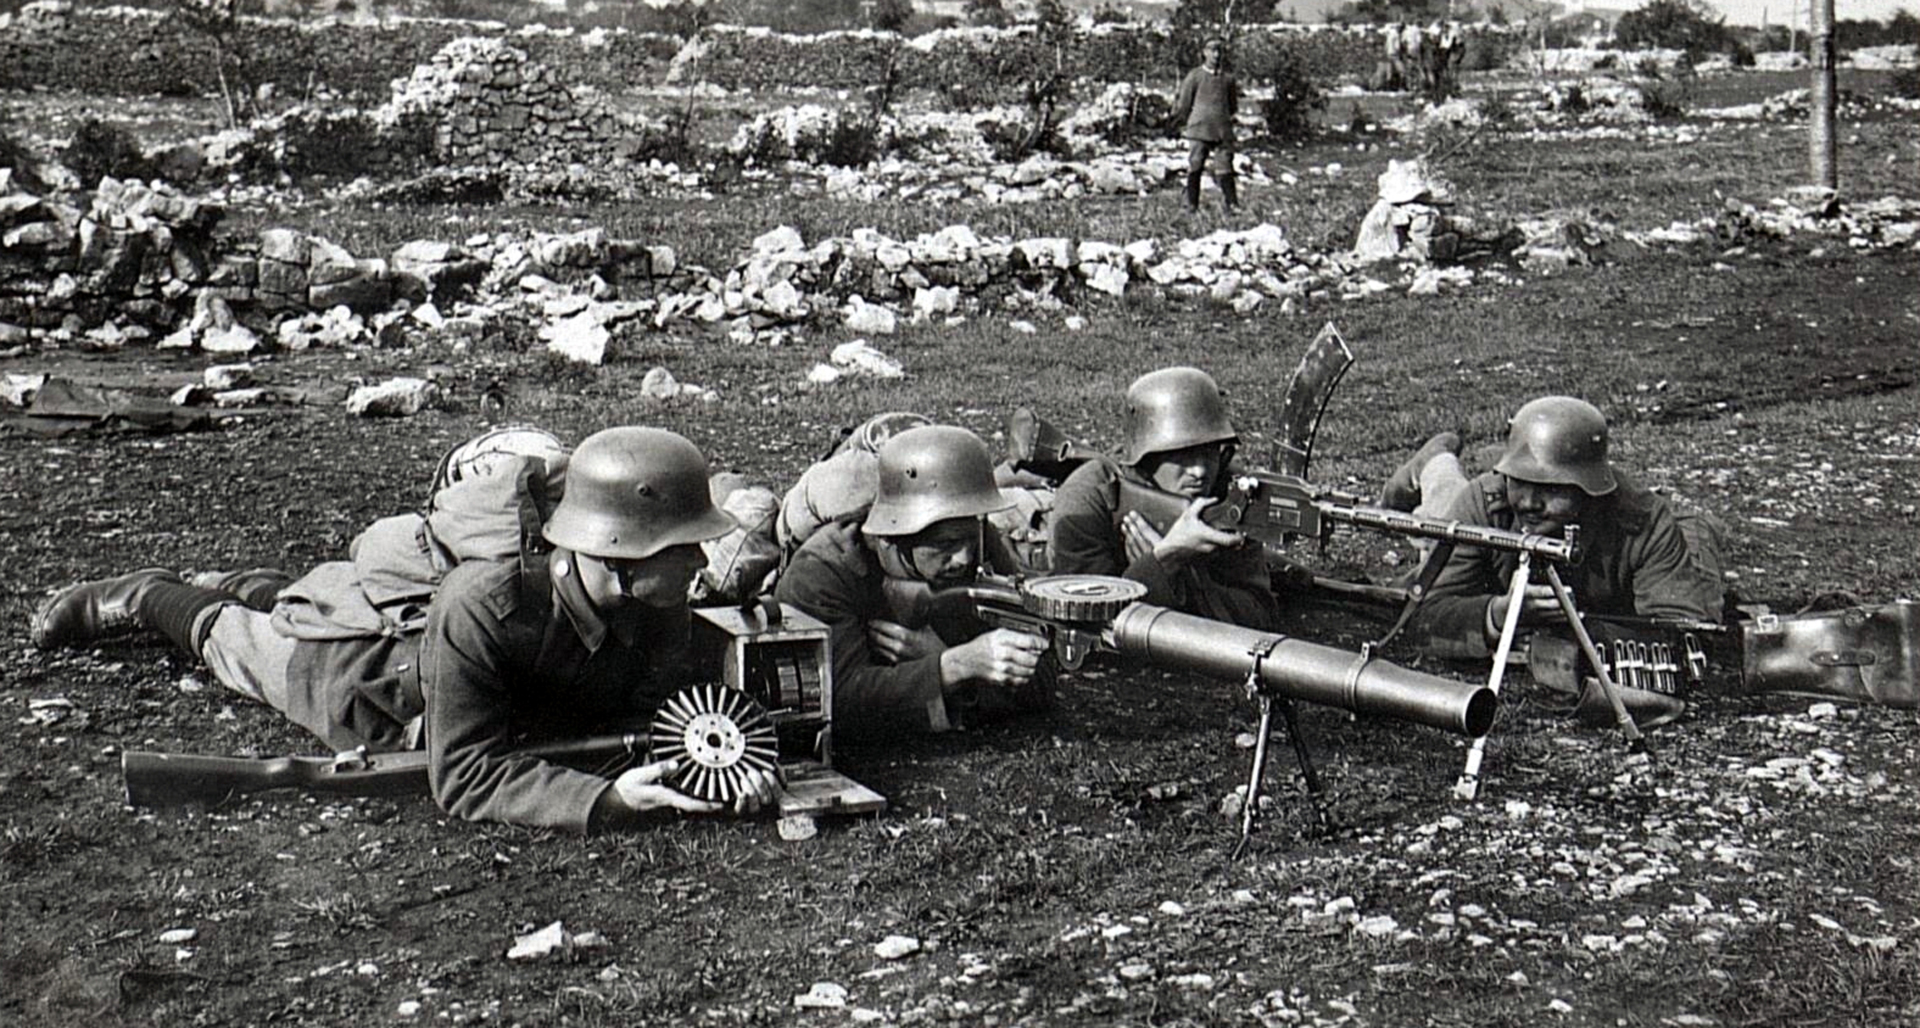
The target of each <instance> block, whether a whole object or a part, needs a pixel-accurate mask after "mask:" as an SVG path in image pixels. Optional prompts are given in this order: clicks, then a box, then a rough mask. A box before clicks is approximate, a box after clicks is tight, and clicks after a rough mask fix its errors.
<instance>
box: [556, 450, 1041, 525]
mask: <svg viewBox="0 0 1920 1028" xmlns="http://www.w3.org/2000/svg"><path fill="white" fill-rule="evenodd" d="M575 459H576V460H577V459H578V458H575ZM879 472H880V473H879V479H880V481H879V485H878V488H877V489H876V491H875V494H874V498H873V506H872V507H871V508H870V509H869V510H868V511H867V519H866V521H865V522H864V523H862V525H861V526H860V527H861V530H862V531H864V532H865V533H866V534H868V535H873V536H881V537H883V538H884V537H895V536H905V535H913V534H914V533H916V532H919V531H921V530H923V529H925V528H926V527H927V526H929V525H932V524H934V523H935V522H938V521H945V520H947V519H949V518H977V517H981V516H983V515H986V514H991V513H993V512H994V511H997V510H1005V509H1007V508H1008V507H1011V506H1012V505H1013V504H1012V503H1011V502H1009V501H1008V500H1007V499H1006V498H1005V497H1003V496H1002V495H1001V494H1000V487H999V486H998V485H997V484H995V483H994V480H993V457H992V455H990V454H989V453H987V444H986V443H983V442H981V441H980V437H979V436H976V435H974V434H973V433H972V432H969V431H967V430H966V429H964V428H955V427H953V426H951V425H928V426H926V427H924V428H914V429H909V430H907V431H905V432H902V433H900V434H899V435H896V436H894V437H893V438H891V439H888V440H887V441H886V442H885V443H884V444H882V445H881V447H880V469H879Z"/></svg>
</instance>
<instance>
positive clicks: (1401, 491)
mask: <svg viewBox="0 0 1920 1028" xmlns="http://www.w3.org/2000/svg"><path fill="white" fill-rule="evenodd" d="M1443 453H1451V454H1455V455H1458V454H1459V453H1460V436H1459V435H1458V434H1456V433H1453V432H1442V433H1440V434H1439V435H1436V436H1434V437H1433V438H1432V439H1429V440H1427V441H1426V442H1425V443H1422V444H1421V446H1420V448H1419V449H1418V450H1415V451H1414V453H1413V456H1411V457H1408V458H1407V461H1406V463H1404V464H1402V465H1400V466H1399V467H1398V468H1397V469H1395V470H1394V472H1393V474H1392V475H1391V476H1389V477H1388V478H1387V484H1386V485H1384V486H1382V487H1381V488H1380V506H1382V507H1385V508H1387V509H1388V510H1401V511H1411V510H1412V509H1413V508H1415V507H1418V506H1419V505H1420V472H1421V471H1423V470H1425V469H1426V466H1427V462H1428V461H1430V460H1432V459H1434V458H1435V457H1438V456H1440V455H1441V454H1443Z"/></svg>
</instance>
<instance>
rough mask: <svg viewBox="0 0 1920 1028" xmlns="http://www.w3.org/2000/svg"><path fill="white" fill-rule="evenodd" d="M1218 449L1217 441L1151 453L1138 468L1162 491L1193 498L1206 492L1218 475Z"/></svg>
mask: <svg viewBox="0 0 1920 1028" xmlns="http://www.w3.org/2000/svg"><path fill="white" fill-rule="evenodd" d="M1220 452H1221V451H1220V444H1219V443H1201V444H1200V445H1198V446H1189V447H1187V448H1186V449H1184V450H1167V451H1165V452H1164V453H1150V454H1147V457H1146V459H1145V460H1143V461H1141V462H1140V472H1141V474H1143V475H1145V476H1147V479H1148V480H1149V481H1151V482H1152V483H1153V485H1154V488H1156V489H1159V490H1160V491H1161V492H1166V493H1178V494H1179V495H1181V496H1185V497H1187V498H1188V499H1193V498H1195V497H1198V496H1205V495H1206V494H1207V490H1208V489H1209V488H1211V487H1212V486H1213V483H1214V481H1215V480H1216V479H1218V478H1219V477H1220Z"/></svg>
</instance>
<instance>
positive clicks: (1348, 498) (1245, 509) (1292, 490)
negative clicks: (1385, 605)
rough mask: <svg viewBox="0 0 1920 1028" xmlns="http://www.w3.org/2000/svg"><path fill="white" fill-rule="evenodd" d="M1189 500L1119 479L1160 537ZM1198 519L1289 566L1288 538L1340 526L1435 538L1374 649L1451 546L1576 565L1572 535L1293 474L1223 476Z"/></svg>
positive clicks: (1406, 615)
mask: <svg viewBox="0 0 1920 1028" xmlns="http://www.w3.org/2000/svg"><path fill="white" fill-rule="evenodd" d="M1189 502H1191V501H1189V500H1188V499H1187V498H1186V497H1184V496H1180V495H1178V494H1176V493H1169V492H1164V491H1162V490H1159V489H1155V488H1153V487H1151V486H1147V485H1142V484H1140V483H1138V482H1135V481H1132V480H1131V479H1127V478H1124V477H1123V478H1121V479H1120V509H1121V510H1122V511H1137V512H1138V513H1139V514H1140V515H1141V516H1142V517H1144V518H1146V519H1147V523H1148V524H1150V525H1152V526H1153V527H1154V529H1155V530H1156V531H1159V532H1163V533H1164V532H1165V531H1166V530H1167V529H1168V527H1169V526H1171V525H1172V524H1173V522H1174V521H1175V519H1177V518H1179V517H1180V515H1181V514H1182V513H1184V512H1185V511H1186V508H1187V504H1188V503H1189ZM1200 519H1201V520H1202V521H1204V522H1206V523H1207V524H1208V525H1209V526H1211V527H1213V528H1216V529H1219V530H1220V531H1223V532H1240V533H1243V534H1244V535H1246V536H1247V537H1248V538H1250V539H1253V540H1254V541H1256V542H1258V543H1260V545H1261V546H1262V547H1263V548H1265V550H1266V551H1267V553H1268V555H1269V557H1270V558H1274V559H1276V561H1278V562H1281V566H1286V565H1290V564H1292V563H1293V558H1292V557H1291V556H1289V554H1288V551H1289V549H1290V547H1291V546H1292V544H1293V542H1294V540H1295V539H1300V538H1306V539H1315V540H1319V541H1320V542H1322V543H1324V542H1326V540H1328V539H1330V538H1332V537H1333V533H1334V530H1335V529H1336V528H1338V527H1339V526H1341V525H1350V526H1352V527H1354V528H1365V529H1371V530H1373V531H1376V532H1384V533H1387V534H1389V535H1401V536H1408V537H1411V538H1415V539H1431V540H1434V543H1435V545H1434V549H1433V553H1432V554H1431V555H1429V557H1428V559H1427V561H1426V563H1425V564H1424V565H1423V566H1422V569H1421V574H1420V576H1419V578H1418V580H1417V581H1416V582H1415V584H1414V585H1413V586H1412V587H1411V588H1409V589H1408V590H1407V593H1406V604H1405V607H1404V609H1403V611H1402V614H1401V617H1400V618H1399V620H1398V621H1397V622H1396V623H1395V625H1394V626H1393V630H1392V631H1390V632H1388V633H1387V635H1386V636H1385V637H1384V638H1382V639H1381V640H1379V641H1378V642H1376V643H1375V644H1374V645H1375V646H1376V647H1377V646H1384V645H1386V643H1387V642H1388V641H1389V640H1391V639H1392V638H1393V637H1394V636H1395V635H1398V634H1399V632H1400V630H1401V628H1403V627H1404V626H1405V625H1406V623H1407V621H1408V620H1409V619H1410V618H1411V617H1412V614H1413V610H1414V608H1415V607H1417V606H1418V605H1419V602H1420V601H1421V600H1422V599H1424V598H1425V596H1426V590H1427V589H1428V588H1429V587H1431V586H1432V584H1433V579H1434V578H1435V577H1437V576H1438V575H1439V572H1440V569H1441V568H1443V567H1445V566H1446V563H1447V559H1448V558H1449V557H1451V556H1452V555H1453V548H1454V547H1455V546H1482V547H1487V548H1489V549H1495V550H1507V551H1510V552H1513V553H1519V554H1523V555H1526V556H1530V557H1537V558H1540V559H1542V560H1548V561H1552V562H1554V563H1557V564H1577V563H1579V562H1580V547H1579V543H1578V540H1577V537H1575V536H1569V537H1567V538H1564V539H1562V538H1556V537H1553V536H1545V535H1539V534H1536V533H1531V532H1514V531H1510V530H1507V529H1501V528H1493V527H1490V526H1487V525H1464V524H1461V523H1460V522H1458V521H1447V520H1443V519H1440V518H1430V517H1423V516H1421V515H1418V514H1409V513H1406V512H1404V511H1397V510H1387V509H1384V508H1381V507H1375V506H1372V505H1370V504H1368V503H1367V502H1366V501H1365V500H1363V499H1361V498H1360V497H1357V496H1353V495H1351V494H1348V493H1342V492H1339V491H1338V490H1335V489H1332V488H1330V487H1327V486H1323V485H1316V484H1314V483H1312V482H1309V481H1307V480H1306V479H1304V478H1300V477H1298V476H1296V475H1287V474H1281V473H1279V472H1273V471H1253V472H1249V473H1246V474H1241V475H1234V476H1232V477H1230V478H1228V479H1227V482H1226V488H1225V490H1224V492H1223V494H1222V495H1221V496H1220V498H1219V499H1217V500H1215V501H1214V502H1213V503H1211V504H1209V505H1208V506H1207V508H1206V509H1205V510H1204V511H1202V512H1201V515H1200Z"/></svg>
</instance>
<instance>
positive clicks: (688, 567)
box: [575, 543, 707, 610]
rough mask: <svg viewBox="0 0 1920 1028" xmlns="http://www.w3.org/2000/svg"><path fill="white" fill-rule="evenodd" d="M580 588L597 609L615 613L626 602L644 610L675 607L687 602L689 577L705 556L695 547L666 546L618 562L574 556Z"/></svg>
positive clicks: (702, 563) (702, 551) (582, 555)
mask: <svg viewBox="0 0 1920 1028" xmlns="http://www.w3.org/2000/svg"><path fill="white" fill-rule="evenodd" d="M576 558H577V559H576V561H575V563H576V564H578V565H579V568H580V587H581V588H582V589H584V590H585V591H586V594H587V598H588V599H590V600H592V601H593V605H594V606H595V607H598V608H600V609H601V610H618V609H619V608H621V607H623V606H626V605H627V604H629V603H638V604H642V605H644V606H648V607H677V606H680V605H682V604H684V603H686V602H687V587H688V586H690V585H692V584H693V576H694V575H696V574H698V573H699V571H700V569H701V568H703V567H706V566H707V553H706V551H705V550H702V549H701V548H700V547H699V546H698V545H697V544H693V543H689V544H687V545H685V546H669V547H667V548H666V549H664V550H661V551H660V552H659V553H656V554H654V555H653V556H651V557H644V558H642V559H640V560H619V559H615V558H610V557H589V556H587V555H586V554H584V553H582V554H577V555H576Z"/></svg>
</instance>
